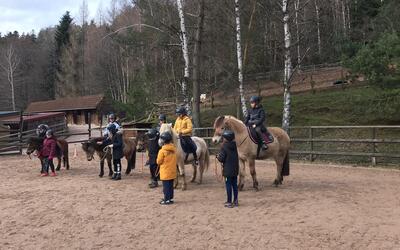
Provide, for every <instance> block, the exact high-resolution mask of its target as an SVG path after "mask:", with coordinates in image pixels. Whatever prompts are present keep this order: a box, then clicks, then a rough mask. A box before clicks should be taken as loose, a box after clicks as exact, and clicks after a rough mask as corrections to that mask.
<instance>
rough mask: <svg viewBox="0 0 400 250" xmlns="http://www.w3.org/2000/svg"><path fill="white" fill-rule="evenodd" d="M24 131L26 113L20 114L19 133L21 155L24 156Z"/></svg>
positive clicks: (21, 112)
mask: <svg viewBox="0 0 400 250" xmlns="http://www.w3.org/2000/svg"><path fill="white" fill-rule="evenodd" d="M23 131H24V112H23V111H20V112H19V132H18V141H19V153H20V154H21V155H22V132H23Z"/></svg>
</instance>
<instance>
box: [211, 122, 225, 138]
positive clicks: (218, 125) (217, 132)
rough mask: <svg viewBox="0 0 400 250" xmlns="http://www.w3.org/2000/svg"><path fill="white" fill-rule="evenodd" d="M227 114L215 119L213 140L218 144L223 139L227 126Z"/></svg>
mask: <svg viewBox="0 0 400 250" xmlns="http://www.w3.org/2000/svg"><path fill="white" fill-rule="evenodd" d="M225 125H226V124H225V116H219V117H217V119H215V122H214V136H213V138H212V142H213V143H215V144H217V143H220V142H221V141H222V134H223V133H224V131H225V129H226V126H225Z"/></svg>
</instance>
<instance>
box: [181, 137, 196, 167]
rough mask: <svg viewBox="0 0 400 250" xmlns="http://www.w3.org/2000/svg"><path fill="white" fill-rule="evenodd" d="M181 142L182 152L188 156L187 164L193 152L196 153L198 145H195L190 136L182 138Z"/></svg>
mask: <svg viewBox="0 0 400 250" xmlns="http://www.w3.org/2000/svg"><path fill="white" fill-rule="evenodd" d="M180 141H181V146H182V150H183V152H185V154H186V157H185V162H186V161H187V159H188V157H189V155H190V154H193V152H196V150H197V145H196V143H194V141H193V140H192V138H191V137H188V136H185V137H181V138H180Z"/></svg>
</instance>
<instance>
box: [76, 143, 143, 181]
mask: <svg viewBox="0 0 400 250" xmlns="http://www.w3.org/2000/svg"><path fill="white" fill-rule="evenodd" d="M103 139H104V138H103V137H95V138H91V139H90V140H88V141H87V142H82V149H83V151H85V153H86V158H87V160H88V161H91V160H93V159H94V153H96V154H97V155H98V156H99V157H100V174H99V176H100V177H103V175H104V161H105V160H107V165H108V169H109V172H108V176H112V174H113V170H112V165H111V159H112V155H111V151H107V150H106V151H105V150H104V148H105V145H99V144H97V142H99V141H103ZM123 141H124V156H125V159H126V160H127V162H128V167H127V169H126V172H125V174H127V175H128V174H130V173H131V171H132V169H135V164H136V140H131V139H127V138H123Z"/></svg>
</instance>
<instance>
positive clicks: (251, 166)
mask: <svg viewBox="0 0 400 250" xmlns="http://www.w3.org/2000/svg"><path fill="white" fill-rule="evenodd" d="M249 169H250V174H251V177H252V178H253V188H254V189H255V190H256V191H258V181H257V174H256V161H255V160H254V159H251V160H249Z"/></svg>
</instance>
